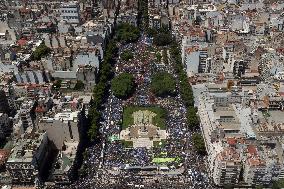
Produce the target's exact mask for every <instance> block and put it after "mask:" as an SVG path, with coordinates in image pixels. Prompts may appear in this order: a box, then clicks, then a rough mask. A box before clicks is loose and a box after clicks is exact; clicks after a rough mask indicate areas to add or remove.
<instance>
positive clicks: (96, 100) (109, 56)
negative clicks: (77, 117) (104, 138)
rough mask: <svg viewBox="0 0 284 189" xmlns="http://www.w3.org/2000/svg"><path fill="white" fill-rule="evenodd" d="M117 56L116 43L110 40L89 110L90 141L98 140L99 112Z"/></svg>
mask: <svg viewBox="0 0 284 189" xmlns="http://www.w3.org/2000/svg"><path fill="white" fill-rule="evenodd" d="M116 54H117V47H116V41H115V40H111V41H110V42H109V43H108V45H107V47H106V51H105V56H104V60H103V62H102V63H101V65H100V70H99V75H98V83H97V85H96V86H95V87H94V90H93V100H92V102H91V106H90V110H89V115H88V118H89V121H90V124H89V125H90V126H89V129H88V137H89V139H90V140H91V141H93V140H96V139H98V137H97V136H98V134H99V122H100V120H101V113H100V110H101V109H102V104H103V102H104V101H105V100H106V97H107V96H108V95H107V92H108V90H109V88H110V82H109V81H110V80H111V79H112V77H113V69H112V65H113V63H114V56H115V55H116Z"/></svg>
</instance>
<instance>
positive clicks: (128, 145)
mask: <svg viewBox="0 0 284 189" xmlns="http://www.w3.org/2000/svg"><path fill="white" fill-rule="evenodd" d="M121 142H122V145H123V147H124V148H133V142H132V141H126V140H122V141H121Z"/></svg>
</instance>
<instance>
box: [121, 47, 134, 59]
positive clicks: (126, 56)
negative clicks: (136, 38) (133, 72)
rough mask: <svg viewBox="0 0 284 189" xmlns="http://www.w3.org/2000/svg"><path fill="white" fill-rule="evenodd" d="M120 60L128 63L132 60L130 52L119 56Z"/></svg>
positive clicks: (124, 52)
mask: <svg viewBox="0 0 284 189" xmlns="http://www.w3.org/2000/svg"><path fill="white" fill-rule="evenodd" d="M120 57H121V59H122V60H124V61H128V60H130V59H132V58H133V53H132V52H131V51H130V50H125V51H123V52H122V53H121V55H120Z"/></svg>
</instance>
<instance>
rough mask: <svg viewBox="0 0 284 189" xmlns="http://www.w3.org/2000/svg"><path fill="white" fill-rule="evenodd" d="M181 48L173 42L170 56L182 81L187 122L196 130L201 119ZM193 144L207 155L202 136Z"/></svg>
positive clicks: (196, 137)
mask: <svg viewBox="0 0 284 189" xmlns="http://www.w3.org/2000/svg"><path fill="white" fill-rule="evenodd" d="M180 52H181V51H180V48H179V45H178V44H177V43H176V42H172V44H171V48H170V54H171V58H172V61H173V62H174V69H175V71H176V73H177V74H178V77H179V81H180V94H181V98H182V100H183V102H184V104H185V106H186V108H187V115H186V117H187V122H188V125H189V127H190V129H193V130H194V129H196V128H198V126H199V123H200V122H199V117H198V115H197V110H196V108H195V107H194V97H193V91H192V87H191V85H190V84H189V82H188V77H187V74H186V72H185V70H184V68H183V65H182V60H181V54H180ZM193 142H194V146H195V148H196V150H197V151H198V152H199V153H200V154H205V153H206V149H205V144H204V141H203V138H202V135H200V134H196V135H194V137H193Z"/></svg>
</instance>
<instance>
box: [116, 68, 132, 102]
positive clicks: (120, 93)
mask: <svg viewBox="0 0 284 189" xmlns="http://www.w3.org/2000/svg"><path fill="white" fill-rule="evenodd" d="M111 89H112V91H113V94H114V95H115V96H116V97H117V98H121V99H126V98H128V97H129V96H130V95H132V93H133V92H134V89H135V82H134V77H133V75H132V74H129V73H122V74H120V75H118V76H117V77H115V78H114V79H113V80H112V82H111Z"/></svg>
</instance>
